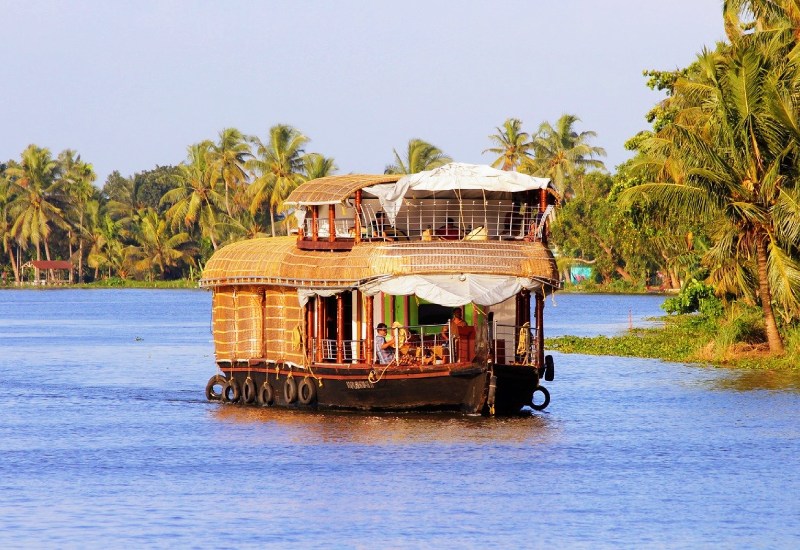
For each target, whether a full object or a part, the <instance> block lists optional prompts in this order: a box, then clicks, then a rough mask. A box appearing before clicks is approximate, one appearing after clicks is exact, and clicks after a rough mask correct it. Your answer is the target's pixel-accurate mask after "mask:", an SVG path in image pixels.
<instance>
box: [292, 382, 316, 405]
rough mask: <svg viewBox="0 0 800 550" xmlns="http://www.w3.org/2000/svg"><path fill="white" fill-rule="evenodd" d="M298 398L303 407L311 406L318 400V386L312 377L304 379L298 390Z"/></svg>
mask: <svg viewBox="0 0 800 550" xmlns="http://www.w3.org/2000/svg"><path fill="white" fill-rule="evenodd" d="M297 398H298V400H299V401H300V403H302V404H303V405H311V404H312V403H314V402H315V401H316V400H317V385H316V384H315V383H314V379H313V378H311V377H310V376H306V377H305V378H303V381H302V382H300V386H298V388H297Z"/></svg>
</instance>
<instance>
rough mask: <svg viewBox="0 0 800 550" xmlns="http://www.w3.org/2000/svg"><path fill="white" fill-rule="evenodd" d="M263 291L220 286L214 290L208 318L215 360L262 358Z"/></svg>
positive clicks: (252, 288)
mask: <svg viewBox="0 0 800 550" xmlns="http://www.w3.org/2000/svg"><path fill="white" fill-rule="evenodd" d="M262 304H263V291H260V290H259V289H258V288H257V287H222V288H219V289H216V290H215V291H214V296H213V298H212V308H211V319H212V323H213V327H214V349H215V351H216V357H217V361H220V360H228V361H235V360H237V359H251V358H254V357H261V356H262V346H261V342H262V340H261V335H262V332H263V313H262V312H263V305H262Z"/></svg>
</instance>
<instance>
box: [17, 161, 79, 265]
mask: <svg viewBox="0 0 800 550" xmlns="http://www.w3.org/2000/svg"><path fill="white" fill-rule="evenodd" d="M58 170H59V166H58V162H56V161H55V160H54V159H53V157H52V155H51V153H50V150H49V149H46V148H41V147H37V146H36V145H29V146H28V147H27V148H26V149H25V150H24V151H23V152H22V158H21V162H20V163H19V164H17V165H14V166H9V167H8V168H7V169H6V174H7V176H8V177H9V178H10V179H11V185H12V187H13V192H14V195H15V198H14V200H13V201H12V203H11V205H10V210H11V214H12V216H14V224H13V226H12V227H11V233H12V234H13V236H14V238H16V239H17V242H18V243H20V245H21V246H22V247H23V249H25V248H27V246H28V244H33V245H34V246H35V247H36V259H37V260H41V245H42V244H43V245H44V251H45V257H46V258H47V259H48V260H49V259H50V246H49V243H48V241H49V238H50V232H51V230H52V229H53V227H54V226H58V227H64V226H65V225H66V224H65V222H64V218H63V212H62V210H61V208H60V204H59V203H60V199H61V197H59V196H58V195H57V193H56V189H55V188H54V182H55V181H56V179H57V178H58V175H59V172H58Z"/></svg>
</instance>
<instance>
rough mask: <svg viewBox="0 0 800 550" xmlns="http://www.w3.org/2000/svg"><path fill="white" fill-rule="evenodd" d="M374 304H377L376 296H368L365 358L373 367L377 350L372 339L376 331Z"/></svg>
mask: <svg viewBox="0 0 800 550" xmlns="http://www.w3.org/2000/svg"><path fill="white" fill-rule="evenodd" d="M374 302H375V297H374V296H367V299H366V303H365V306H366V310H367V311H366V317H367V349H366V350H364V357H365V358H366V360H367V364H369V365H372V363H373V362H374V359H375V357H374V356H375V349H374V344H373V339H372V335H373V331H374V330H375V327H374V326H373V322H374V319H373V315H374V313H373V311H374V308H373V306H374Z"/></svg>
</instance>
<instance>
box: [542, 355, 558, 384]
mask: <svg viewBox="0 0 800 550" xmlns="http://www.w3.org/2000/svg"><path fill="white" fill-rule="evenodd" d="M555 377H556V366H555V364H554V363H553V356H552V355H545V356H544V379H545V381H547V382H552V381H553V380H554V379H555Z"/></svg>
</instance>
